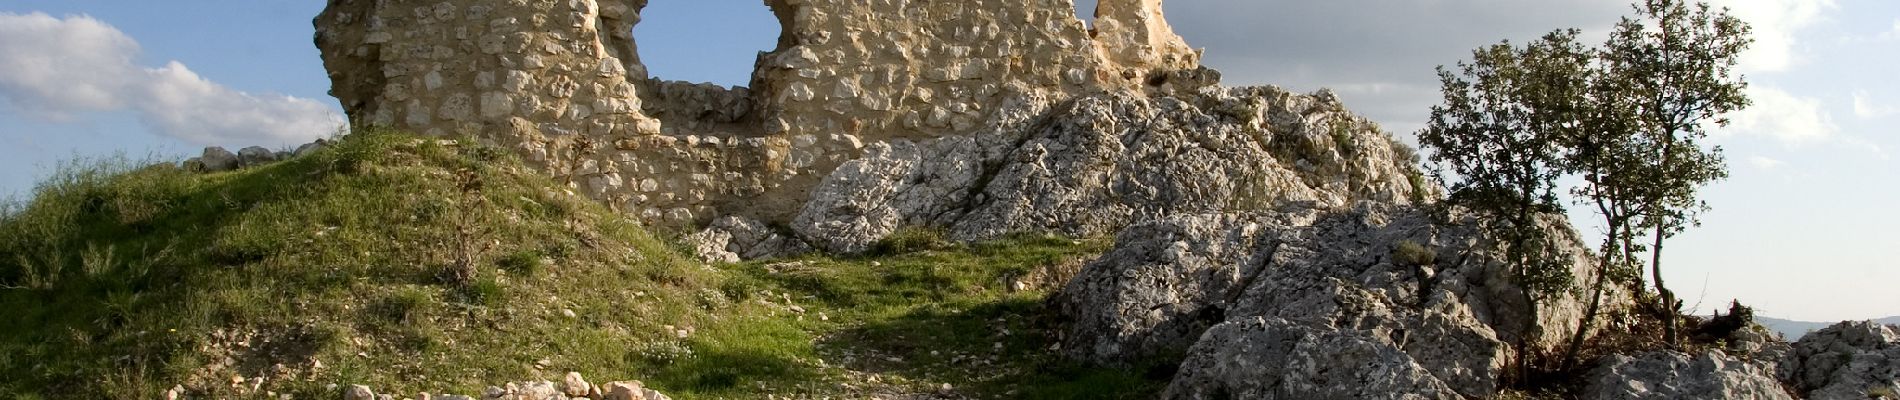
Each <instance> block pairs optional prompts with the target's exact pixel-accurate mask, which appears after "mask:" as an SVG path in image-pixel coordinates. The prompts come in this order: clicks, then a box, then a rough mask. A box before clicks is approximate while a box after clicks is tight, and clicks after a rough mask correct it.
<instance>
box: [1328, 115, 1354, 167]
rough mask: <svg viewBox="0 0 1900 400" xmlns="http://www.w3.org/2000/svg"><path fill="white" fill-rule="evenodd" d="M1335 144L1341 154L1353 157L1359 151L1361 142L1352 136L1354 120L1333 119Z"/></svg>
mask: <svg viewBox="0 0 1900 400" xmlns="http://www.w3.org/2000/svg"><path fill="white" fill-rule="evenodd" d="M1331 133H1332V135H1333V146H1334V148H1335V149H1338V150H1339V154H1340V155H1341V156H1345V157H1352V156H1353V155H1354V154H1358V153H1359V142H1358V141H1357V140H1355V139H1353V136H1352V120H1348V119H1343V118H1342V119H1335V120H1333V121H1332V132H1331Z"/></svg>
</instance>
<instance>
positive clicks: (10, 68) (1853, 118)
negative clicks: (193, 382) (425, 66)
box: [0, 0, 1900, 320]
mask: <svg viewBox="0 0 1900 400" xmlns="http://www.w3.org/2000/svg"><path fill="white" fill-rule="evenodd" d="M323 3H324V2H320V1H293V0H203V1H173V2H146V1H122V0H56V1H46V0H0V195H4V194H6V193H12V194H15V195H18V194H21V193H24V192H25V191H27V190H29V189H30V187H31V185H32V182H33V181H34V180H36V179H38V178H39V177H41V176H43V175H44V174H45V173H46V172H47V171H48V169H47V168H49V167H50V166H52V165H53V164H54V163H56V162H58V161H59V160H64V159H69V158H72V157H74V156H91V157H96V156H100V155H107V154H113V153H125V154H128V155H131V156H134V157H140V156H147V155H151V156H156V157H168V158H182V157H185V156H187V155H189V154H192V153H195V152H197V149H199V148H201V147H203V146H205V145H208V144H214V145H222V146H226V147H232V148H235V147H242V146H249V145H265V146H269V147H280V146H287V145H294V144H296V143H302V142H306V141H308V140H310V139H313V138H316V137H321V136H325V135H328V134H330V130H329V129H330V128H325V127H324V126H325V125H326V124H329V125H330V126H334V122H335V119H336V118H338V117H337V115H336V114H338V111H337V106H336V104H335V101H334V99H332V98H330V97H329V96H328V95H327V94H326V91H327V90H328V86H329V83H328V78H327V77H326V76H325V74H324V72H323V69H322V64H321V60H320V59H319V58H318V55H317V51H316V49H315V47H314V46H313V45H312V44H311V36H312V34H313V29H312V28H311V26H310V19H311V18H312V17H314V16H315V15H316V14H317V13H318V12H319V11H320V10H321V8H322V6H323ZM1079 3H1082V4H1080V5H1079V7H1080V8H1082V9H1090V8H1091V7H1092V3H1093V2H1092V1H1090V0H1084V1H1080V2H1079ZM1715 3H1716V4H1718V5H1722V6H1728V7H1732V8H1733V9H1734V10H1735V12H1736V14H1737V15H1739V16H1741V17H1743V18H1744V19H1746V20H1749V21H1750V22H1751V23H1753V24H1754V25H1755V26H1756V28H1757V33H1758V35H1757V38H1758V40H1759V43H1758V44H1757V46H1756V50H1755V51H1754V52H1753V53H1751V54H1750V55H1749V57H1748V60H1747V61H1746V63H1745V65H1744V66H1743V70H1744V71H1745V72H1746V73H1747V76H1748V77H1749V81H1750V82H1751V83H1752V84H1753V87H1752V89H1751V95H1753V97H1754V98H1755V100H1756V107H1754V108H1751V109H1750V110H1748V111H1746V112H1744V113H1742V114H1739V115H1735V116H1734V117H1735V119H1736V121H1737V124H1736V125H1735V126H1733V127H1731V128H1728V129H1724V130H1723V131H1721V132H1719V133H1718V134H1717V136H1716V137H1715V139H1714V141H1715V142H1716V143H1718V144H1720V145H1722V146H1724V147H1725V148H1726V150H1727V154H1728V157H1729V163H1730V168H1731V170H1732V172H1733V177H1732V178H1731V179H1729V180H1727V181H1724V182H1720V183H1717V184H1715V185H1713V186H1711V187H1709V188H1708V189H1706V192H1705V193H1706V196H1705V197H1706V199H1707V200H1708V201H1709V202H1710V203H1711V205H1712V206H1714V207H1715V209H1714V211H1713V212H1711V213H1709V214H1707V215H1705V216H1704V218H1703V219H1704V222H1705V225H1704V226H1703V227H1701V228H1699V229H1694V230H1691V231H1689V232H1688V233H1685V234H1684V235H1683V236H1681V237H1680V238H1679V239H1677V240H1675V241H1674V242H1672V243H1671V245H1670V247H1669V248H1668V252H1666V253H1665V259H1666V268H1667V270H1666V271H1665V272H1666V274H1667V277H1668V280H1669V282H1670V283H1671V286H1672V287H1673V288H1674V289H1675V290H1676V291H1677V292H1678V293H1680V294H1681V295H1682V296H1683V297H1684V298H1685V301H1687V302H1688V303H1690V305H1692V306H1693V305H1698V304H1699V305H1700V307H1699V310H1700V311H1703V312H1707V311H1708V310H1712V309H1715V308H1717V307H1719V306H1721V305H1723V304H1726V302H1727V300H1728V299H1730V298H1740V299H1742V300H1743V302H1745V303H1750V304H1754V305H1756V306H1757V307H1758V308H1759V309H1760V310H1761V311H1760V312H1761V313H1763V314H1765V315H1774V316H1780V317H1786V318H1795V319H1806V320H1839V319H1855V318H1873V317H1881V316H1889V315H1900V290H1895V289H1894V287H1895V282H1900V234H1897V233H1895V231H1896V229H1895V228H1894V227H1900V210H1897V209H1896V208H1895V207H1896V206H1897V205H1900V164H1897V162H1896V161H1895V160H1894V158H1893V156H1894V155H1895V154H1894V153H1895V152H1900V135H1896V133H1895V129H1894V128H1892V127H1893V126H1895V125H1896V124H1900V83H1897V82H1896V80H1895V79H1896V76H1895V71H1900V68H1896V67H1897V66H1900V2H1893V1H1891V0H1719V1H1716V2H1715ZM1627 10H1628V5H1627V3H1626V2H1622V1H1614V0H1546V1H1536V2H1527V1H1518V0H1435V1H1429V2H1426V1H1417V2H1394V1H1390V0H1336V1H1264V0H1175V1H1172V2H1169V3H1168V4H1167V10H1166V11H1167V13H1168V17H1169V19H1170V20H1171V21H1172V22H1173V24H1174V26H1175V28H1176V30H1177V31H1178V32H1179V33H1181V34H1182V36H1185V37H1186V38H1187V39H1188V42H1189V43H1190V44H1192V45H1194V46H1196V47H1202V48H1206V49H1207V54H1206V58H1205V60H1206V64H1208V65H1209V66H1210V67H1213V68H1216V69H1220V70H1222V71H1223V72H1224V73H1225V76H1226V77H1227V83H1228V84H1229V85H1259V84H1275V85H1280V86H1284V87H1288V88H1291V89H1295V90H1302V91H1309V90H1317V89H1319V88H1322V87H1326V88H1333V89H1334V90H1336V91H1338V92H1339V93H1340V95H1341V97H1342V98H1344V99H1345V100H1346V102H1347V104H1348V105H1349V106H1351V107H1352V108H1353V109H1354V110H1356V111H1359V112H1361V113H1363V114H1365V115H1367V116H1368V117H1370V118H1373V119H1374V120H1377V121H1379V122H1380V123H1381V124H1382V125H1384V126H1385V127H1387V128H1388V129H1390V130H1392V131H1394V132H1397V133H1400V134H1402V135H1406V134H1407V132H1411V131H1413V130H1416V129H1417V128H1419V127H1421V126H1423V122H1424V120H1425V116H1426V114H1427V109H1428V107H1430V106H1431V105H1432V104H1433V103H1434V102H1435V101H1436V100H1437V92H1436V91H1437V87H1436V80H1435V78H1434V76H1433V71H1432V68H1433V67H1434V66H1437V65H1441V64H1450V63H1454V62H1456V61H1458V60H1460V59H1462V58H1465V57H1466V56H1467V55H1468V54H1469V51H1470V49H1472V48H1474V47H1478V46H1481V45H1485V44H1488V43H1492V42H1495V41H1497V40H1501V39H1511V40H1513V41H1518V42H1522V41H1524V40H1528V39H1533V38H1535V37H1537V36H1538V35H1540V34H1541V33H1543V32H1546V31H1549V30H1552V29H1556V28H1565V27H1577V28H1583V29H1585V30H1586V31H1587V32H1596V33H1599V34H1600V33H1601V32H1603V31H1605V30H1606V29H1607V28H1608V27H1609V26H1611V24H1613V23H1614V22H1615V21H1616V19H1617V17H1618V16H1621V15H1624V14H1627ZM1082 14H1085V15H1086V14H1087V13H1086V12H1084V13H1082ZM635 33H636V37H637V38H638V40H639V41H640V49H641V52H642V58H643V60H644V61H646V63H647V64H648V66H649V68H650V70H652V71H653V73H654V74H655V75H656V76H661V77H665V78H669V79H680V80H690V81H712V82H716V83H720V84H726V85H743V84H745V83H746V82H745V81H746V79H747V77H748V76H749V74H750V71H751V68H752V62H753V59H754V57H755V56H756V54H757V52H759V51H763V50H767V49H769V48H770V47H771V46H772V45H773V43H775V41H776V38H777V34H778V28H777V26H776V22H775V21H774V20H773V18H772V17H771V15H770V13H769V12H768V11H766V9H765V8H764V7H763V6H762V5H760V2H759V1H757V0H713V1H705V0H700V1H685V0H654V1H653V2H652V5H651V6H649V8H648V10H647V12H646V13H645V18H644V22H642V25H641V26H640V27H639V28H637V29H636V32H635ZM35 62H39V63H40V64H45V65H38V64H35ZM48 65H50V66H52V67H48ZM1579 209H1581V208H1580V207H1579ZM1573 219H1575V220H1576V222H1577V224H1578V227H1579V229H1580V230H1583V231H1585V232H1586V234H1588V233H1589V232H1591V231H1593V230H1594V229H1595V227H1594V225H1592V224H1590V223H1588V222H1587V221H1590V220H1591V218H1590V216H1589V215H1587V214H1576V215H1575V216H1573Z"/></svg>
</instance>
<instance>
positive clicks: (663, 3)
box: [633, 0, 783, 86]
mask: <svg viewBox="0 0 1900 400" xmlns="http://www.w3.org/2000/svg"><path fill="white" fill-rule="evenodd" d="M782 31H783V29H782V28H780V26H779V21H778V18H777V17H775V16H773V15H772V10H771V9H769V8H767V7H766V6H765V4H763V2H759V1H738V0H717V1H704V0H653V1H652V2H651V3H649V4H648V5H647V7H646V8H645V9H644V10H642V11H641V12H640V23H639V24H637V25H634V27H633V40H634V43H637V44H638V46H639V49H640V63H641V64H643V65H645V66H646V68H647V73H648V75H650V76H651V77H653V78H655V79H662V80H669V81H687V82H694V83H701V82H711V83H713V84H716V85H720V86H746V85H748V84H750V83H751V81H752V71H753V70H754V66H755V65H756V64H757V62H758V57H759V53H760V52H766V51H771V50H772V49H773V48H776V47H778V40H779V34H780V32H782Z"/></svg>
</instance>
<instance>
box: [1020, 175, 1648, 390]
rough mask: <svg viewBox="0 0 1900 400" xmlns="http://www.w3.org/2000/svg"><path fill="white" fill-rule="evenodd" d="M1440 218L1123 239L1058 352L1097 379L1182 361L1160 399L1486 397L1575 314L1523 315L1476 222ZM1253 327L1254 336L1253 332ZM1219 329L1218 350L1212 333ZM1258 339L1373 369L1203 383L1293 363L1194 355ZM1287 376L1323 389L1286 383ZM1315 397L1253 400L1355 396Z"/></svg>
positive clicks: (1072, 294) (1525, 306) (1454, 214)
mask: <svg viewBox="0 0 1900 400" xmlns="http://www.w3.org/2000/svg"><path fill="white" fill-rule="evenodd" d="M1443 213H1444V214H1443V215H1435V214H1434V212H1432V211H1431V210H1426V209H1421V208H1417V207H1410V206H1398V205H1391V204H1386V203H1375V202H1364V203H1359V204H1357V205H1356V206H1355V207H1354V208H1353V209H1350V210H1341V211H1327V210H1326V209H1324V208H1321V207H1313V206H1312V205H1310V204H1308V205H1299V204H1294V205H1289V206H1288V207H1287V208H1286V209H1284V210H1282V211H1272V212H1253V213H1220V214H1193V215H1178V216H1171V217H1165V218H1161V219H1158V220H1155V221H1151V222H1145V223H1139V224H1136V225H1134V226H1131V227H1129V228H1128V229H1127V230H1124V231H1123V232H1122V233H1121V234H1119V235H1118V236H1117V240H1116V245H1115V247H1114V248H1113V249H1112V250H1110V251H1109V252H1108V253H1106V254H1104V255H1102V256H1101V257H1100V258H1098V259H1097V260H1095V261H1094V262H1091V263H1089V264H1088V265H1086V266H1085V267H1083V270H1082V272H1081V273H1080V274H1078V275H1077V276H1076V277H1075V278H1074V279H1073V280H1071V281H1070V282H1069V283H1068V284H1067V286H1066V287H1065V288H1064V289H1063V290H1062V292H1061V293H1059V294H1058V295H1057V297H1056V299H1055V300H1054V301H1055V303H1056V304H1057V306H1058V307H1059V308H1060V310H1061V311H1062V313H1063V314H1064V315H1066V316H1068V317H1069V318H1071V319H1072V321H1071V323H1070V324H1069V325H1068V327H1067V328H1066V329H1067V331H1066V333H1065V335H1064V337H1065V338H1066V343H1065V344H1064V346H1063V348H1064V349H1065V351H1067V352H1068V353H1069V355H1070V356H1072V357H1074V358H1077V359H1081V360H1085V361H1089V362H1094V363H1099V364H1110V365H1129V364H1135V363H1146V362H1153V361H1155V360H1161V361H1163V362H1166V361H1168V360H1172V359H1178V358H1174V357H1181V355H1183V354H1185V355H1186V357H1185V358H1186V360H1188V361H1187V362H1185V363H1183V364H1182V365H1181V370H1180V374H1179V375H1177V377H1176V379H1175V381H1174V383H1173V384H1171V385H1170V389H1169V393H1180V394H1183V395H1182V396H1186V397H1195V396H1199V395H1200V394H1205V393H1220V391H1221V390H1228V389H1221V388H1230V389H1231V388H1254V387H1262V386H1259V385H1268V386H1271V385H1277V384H1278V383H1275V382H1281V381H1282V380H1286V379H1296V378H1297V379H1309V378H1310V379H1317V380H1321V381H1327V382H1361V383H1365V384H1373V383H1375V382H1369V381H1365V380H1364V379H1365V378H1363V377H1362V375H1366V374H1368V373H1371V372H1372V371H1380V372H1379V373H1381V374H1383V373H1398V372H1403V373H1411V372H1407V371H1423V372H1425V373H1427V374H1429V375H1430V377H1431V378H1432V379H1429V380H1426V379H1412V378H1403V377H1394V378H1393V379H1401V378H1402V380H1403V381H1402V382H1400V381H1392V382H1378V384H1381V385H1387V386H1383V387H1390V388H1399V389H1403V390H1402V392H1406V393H1414V392H1415V393H1421V395H1424V396H1426V397H1434V396H1437V395H1438V394H1440V393H1453V394H1455V395H1456V396H1461V397H1471V398H1484V397H1490V396H1491V395H1493V394H1495V391H1496V389H1497V386H1498V382H1499V380H1500V377H1501V376H1502V374H1503V372H1504V371H1503V368H1504V367H1505V366H1506V365H1507V363H1508V361H1510V360H1511V359H1512V358H1513V357H1515V350H1514V347H1515V346H1514V344H1516V343H1519V342H1520V341H1523V342H1524V343H1526V346H1528V347H1531V348H1534V349H1550V348H1554V347H1555V346H1557V345H1559V344H1560V343H1562V341H1563V339H1565V338H1566V337H1567V336H1568V334H1569V331H1568V330H1567V329H1565V328H1566V327H1570V326H1574V321H1576V320H1577V319H1576V317H1577V316H1578V315H1580V313H1581V309H1582V308H1583V304H1582V303H1583V302H1582V301H1579V299H1576V298H1573V297H1570V296H1569V295H1562V294H1560V295H1556V296H1554V297H1552V298H1549V299H1546V300H1545V301H1544V302H1543V303H1541V304H1538V305H1536V306H1533V305H1532V304H1531V303H1530V302H1529V301H1528V295H1527V293H1525V291H1524V290H1523V289H1522V288H1521V287H1519V286H1517V285H1515V284H1513V283H1512V282H1511V280H1510V279H1509V278H1508V277H1509V273H1508V270H1507V264H1506V263H1504V262H1503V261H1502V254H1501V252H1500V251H1499V250H1498V247H1499V245H1498V244H1497V243H1495V240H1493V239H1491V237H1490V236H1489V235H1487V234H1485V233H1484V230H1482V229H1480V226H1481V224H1482V223H1483V222H1484V220H1482V219H1480V218H1479V217H1478V216H1477V215H1474V214H1471V213H1467V212H1463V211H1460V210H1456V209H1451V210H1443ZM1560 221H1561V220H1560V219H1556V218H1551V219H1549V220H1547V222H1548V223H1547V224H1546V225H1545V227H1546V229H1549V230H1550V231H1551V233H1552V234H1553V235H1555V236H1554V237H1556V238H1558V239H1559V250H1560V251H1559V252H1558V253H1557V254H1561V255H1563V256H1564V257H1566V259H1567V260H1569V261H1570V263H1571V264H1570V265H1571V266H1572V268H1573V270H1572V273H1574V274H1576V275H1578V276H1579V279H1580V280H1581V279H1585V278H1586V277H1587V276H1589V270H1590V268H1588V266H1589V265H1590V263H1591V258H1590V256H1589V254H1590V253H1589V252H1587V251H1585V250H1584V248H1583V247H1582V245H1581V243H1580V242H1578V239H1577V237H1576V234H1575V232H1573V231H1571V230H1570V229H1569V228H1568V227H1567V225H1563V224H1559V223H1558V222H1560ZM1404 243H1413V244H1416V245H1418V246H1419V247H1423V248H1425V249H1430V250H1431V251H1433V252H1434V253H1435V254H1439V255H1440V256H1436V257H1424V259H1423V260H1421V259H1418V258H1419V257H1402V256H1400V255H1399V254H1396V253H1397V249H1398V248H1399V247H1401V245H1402V244H1404ZM1622 297H1623V296H1618V295H1616V294H1614V293H1612V294H1609V295H1606V296H1605V299H1606V301H1607V306H1606V309H1611V310H1614V309H1617V308H1618V307H1622V304H1621V303H1618V302H1617V301H1616V300H1615V299H1619V298H1622ZM1263 318H1264V320H1265V321H1267V322H1259V321H1262V320H1263ZM1230 324H1240V325H1230ZM1222 326H1225V327H1227V328H1224V329H1226V330H1224V331H1222V332H1226V333H1223V334H1222V335H1215V334H1214V333H1212V332H1211V331H1210V329H1211V328H1214V327H1222ZM1288 326H1297V327H1298V328H1299V329H1293V328H1288ZM1533 326H1541V327H1544V328H1543V329H1530V327H1533ZM1243 327H1244V328H1243ZM1263 332H1264V333H1263ZM1223 335H1224V336H1223ZM1269 338H1292V339H1289V340H1294V339H1297V340H1308V339H1307V338H1314V339H1310V340H1322V339H1324V341H1326V342H1327V343H1337V344H1342V345H1346V344H1350V345H1351V346H1355V347H1353V348H1355V349H1358V351H1360V352H1361V353H1360V354H1361V355H1363V356H1364V357H1366V358H1367V359H1368V360H1377V362H1376V363H1369V364H1360V365H1361V366H1363V367H1364V368H1371V369H1362V368H1357V367H1350V366H1345V365H1342V366H1341V368H1334V369H1324V370H1318V371H1283V372H1285V374H1282V375H1281V376H1270V375H1272V374H1273V372H1268V373H1266V374H1263V375H1260V376H1253V377H1241V376H1239V375H1235V374H1239V373H1232V374H1230V373H1224V372H1220V371H1200V369H1202V368H1225V367H1222V365H1226V364H1223V363H1229V364H1231V363H1244V364H1245V365H1265V363H1277V362H1281V361H1283V360H1288V359H1297V358H1299V357H1302V355H1301V354H1300V353H1296V352H1292V350H1284V349H1283V350H1278V352H1267V353H1249V354H1245V355H1236V354H1229V353H1223V352H1226V351H1228V349H1229V348H1228V347H1223V345H1221V344H1218V343H1207V341H1209V340H1226V341H1228V342H1231V343H1230V344H1233V345H1244V346H1253V345H1252V344H1250V343H1252V341H1258V340H1267V339H1269ZM1273 340H1279V339H1273ZM1287 343H1293V342H1287ZM1388 350H1390V351H1388ZM1241 356H1244V357H1242V358H1240V359H1235V358H1234V357H1241ZM1413 366H1417V367H1416V368H1414V367H1413ZM1295 372H1297V373H1301V374H1333V376H1330V377H1321V376H1310V377H1309V376H1294V375H1288V374H1292V373H1295ZM1433 382H1436V383H1433ZM1196 385H1206V386H1208V387H1197V386H1196ZM1440 388H1448V389H1449V390H1450V392H1441V391H1439V389H1440ZM1338 389H1340V390H1347V389H1350V388H1347V387H1339V388H1338ZM1249 390H1252V389H1249ZM1263 390H1264V389H1263ZM1313 390H1315V391H1297V392H1277V391H1271V390H1269V391H1265V392H1260V393H1265V394H1266V395H1272V396H1294V397H1279V398H1302V397H1304V396H1309V395H1310V396H1319V397H1322V398H1351V397H1355V396H1357V395H1358V394H1359V392H1336V393H1328V392H1323V391H1322V390H1330V389H1327V388H1326V387H1319V388H1317V389H1313ZM1394 390H1398V389H1394ZM1273 393H1280V394H1273Z"/></svg>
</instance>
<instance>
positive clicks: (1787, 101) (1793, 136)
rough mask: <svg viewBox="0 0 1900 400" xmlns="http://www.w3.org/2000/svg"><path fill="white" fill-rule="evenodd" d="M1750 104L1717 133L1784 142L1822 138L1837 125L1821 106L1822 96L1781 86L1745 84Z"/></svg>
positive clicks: (1832, 132) (1829, 136)
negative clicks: (1805, 94)
mask: <svg viewBox="0 0 1900 400" xmlns="http://www.w3.org/2000/svg"><path fill="white" fill-rule="evenodd" d="M1748 98H1749V99H1750V100H1754V105H1751V106H1749V107H1748V108H1747V109H1744V110H1742V111H1740V112H1736V113H1735V114H1734V115H1732V116H1731V120H1732V121H1733V122H1734V123H1733V124H1732V125H1730V126H1729V127H1728V129H1724V130H1721V131H1720V132H1718V134H1742V135H1752V136H1762V137H1770V138H1775V139H1778V140H1780V141H1782V142H1783V143H1787V144H1802V143H1808V142H1817V141H1825V140H1828V139H1831V138H1832V137H1834V135H1835V133H1838V132H1839V131H1840V127H1839V126H1837V125H1835V124H1834V117H1833V115H1832V114H1830V113H1828V111H1827V109H1826V108H1824V107H1822V106H1821V100H1819V99H1814V98H1806V97H1799V96H1795V95H1793V94H1789V93H1788V92H1785V91H1782V90H1780V89H1775V88H1772V87H1767V86H1761V85H1755V86H1750V87H1749V88H1748Z"/></svg>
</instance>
